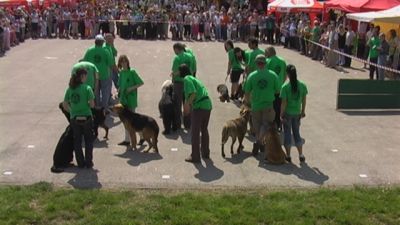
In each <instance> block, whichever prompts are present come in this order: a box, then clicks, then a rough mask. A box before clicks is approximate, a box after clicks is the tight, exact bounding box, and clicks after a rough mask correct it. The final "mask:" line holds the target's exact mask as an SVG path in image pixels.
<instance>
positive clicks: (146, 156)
mask: <svg viewBox="0 0 400 225" xmlns="http://www.w3.org/2000/svg"><path fill="white" fill-rule="evenodd" d="M146 147H147V146H145V145H142V146H141V147H140V148H138V150H128V148H127V150H126V151H125V152H124V153H122V154H115V156H118V157H121V158H125V159H129V160H128V164H129V165H131V166H139V165H140V164H142V163H147V162H150V161H154V160H161V159H162V158H163V157H162V156H161V155H160V154H159V153H155V152H154V149H152V150H150V152H148V153H146V152H142V150H144V149H145V148H146Z"/></svg>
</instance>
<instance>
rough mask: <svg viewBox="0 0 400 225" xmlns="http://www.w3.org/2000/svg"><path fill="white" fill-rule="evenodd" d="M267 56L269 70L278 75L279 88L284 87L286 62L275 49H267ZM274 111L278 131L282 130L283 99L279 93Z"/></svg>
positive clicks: (276, 96)
mask: <svg viewBox="0 0 400 225" xmlns="http://www.w3.org/2000/svg"><path fill="white" fill-rule="evenodd" d="M265 56H266V57H267V69H269V70H272V71H274V72H275V73H276V75H278V78H279V84H280V86H279V87H282V85H283V83H285V80H286V61H285V60H284V59H283V58H281V57H279V56H277V55H276V51H275V48H274V47H268V48H267V49H265ZM274 110H275V124H276V126H277V128H278V130H281V120H280V117H279V115H280V113H281V98H280V97H279V93H277V94H276V95H275V101H274Z"/></svg>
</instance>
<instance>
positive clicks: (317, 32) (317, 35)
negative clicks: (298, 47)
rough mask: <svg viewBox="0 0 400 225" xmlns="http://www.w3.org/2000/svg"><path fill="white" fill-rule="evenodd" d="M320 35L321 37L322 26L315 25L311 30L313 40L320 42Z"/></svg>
mask: <svg viewBox="0 0 400 225" xmlns="http://www.w3.org/2000/svg"><path fill="white" fill-rule="evenodd" d="M320 37H321V28H320V27H319V26H315V27H314V28H313V29H312V31H311V39H312V41H315V42H319V38H320Z"/></svg>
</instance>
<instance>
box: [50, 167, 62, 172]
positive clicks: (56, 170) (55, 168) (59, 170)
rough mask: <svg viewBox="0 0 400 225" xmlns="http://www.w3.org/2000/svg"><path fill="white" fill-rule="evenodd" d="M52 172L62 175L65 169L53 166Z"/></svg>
mask: <svg viewBox="0 0 400 225" xmlns="http://www.w3.org/2000/svg"><path fill="white" fill-rule="evenodd" d="M50 171H51V172H52V173H62V172H64V169H63V168H60V167H55V166H52V167H51V168H50Z"/></svg>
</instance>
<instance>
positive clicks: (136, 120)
mask: <svg viewBox="0 0 400 225" xmlns="http://www.w3.org/2000/svg"><path fill="white" fill-rule="evenodd" d="M112 111H113V112H115V113H117V114H118V116H119V118H120V120H121V121H122V123H123V124H124V126H125V128H126V129H127V130H128V131H129V134H130V137H131V147H132V149H134V150H136V144H137V141H136V132H142V133H143V138H144V140H145V141H147V143H148V144H149V148H148V149H147V150H146V151H145V152H148V151H150V149H151V148H154V150H155V151H156V152H157V153H158V147H157V142H158V140H157V139H158V133H159V132H160V128H159V127H158V125H157V122H156V121H155V120H154V119H153V118H151V117H149V116H146V115H142V114H139V113H134V112H131V111H129V110H128V109H126V108H125V107H124V106H122V105H121V104H117V105H114V106H113V107H112Z"/></svg>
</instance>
